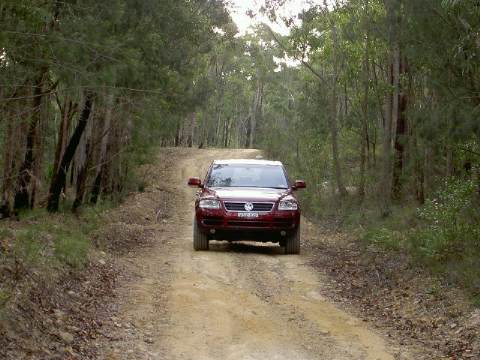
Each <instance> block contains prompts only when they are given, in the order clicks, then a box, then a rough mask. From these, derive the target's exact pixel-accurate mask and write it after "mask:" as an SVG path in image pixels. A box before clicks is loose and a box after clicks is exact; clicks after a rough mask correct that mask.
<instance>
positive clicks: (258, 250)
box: [209, 241, 285, 255]
mask: <svg viewBox="0 0 480 360" xmlns="http://www.w3.org/2000/svg"><path fill="white" fill-rule="evenodd" d="M209 251H217V252H238V253H249V254H250V253H254V254H264V255H283V254H285V249H284V248H283V247H281V246H279V245H278V244H274V243H255V242H248V241H242V242H232V243H229V242H227V241H210V245H209Z"/></svg>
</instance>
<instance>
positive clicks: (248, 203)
mask: <svg viewBox="0 0 480 360" xmlns="http://www.w3.org/2000/svg"><path fill="white" fill-rule="evenodd" d="M244 207H245V210H246V211H252V210H253V204H252V203H251V202H247V203H245V206H244Z"/></svg>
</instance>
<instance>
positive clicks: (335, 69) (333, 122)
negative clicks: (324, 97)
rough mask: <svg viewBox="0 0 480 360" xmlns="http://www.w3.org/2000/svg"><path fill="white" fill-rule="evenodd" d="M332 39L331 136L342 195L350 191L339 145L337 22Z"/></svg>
mask: <svg viewBox="0 0 480 360" xmlns="http://www.w3.org/2000/svg"><path fill="white" fill-rule="evenodd" d="M332 41H333V49H334V51H333V59H334V60H333V84H332V97H331V104H330V107H331V113H330V116H329V117H328V118H329V127H330V136H331V138H332V157H333V168H334V174H335V182H336V183H337V190H338V194H339V195H340V196H341V197H344V196H347V195H348V192H347V189H346V188H345V184H344V182H343V176H342V168H341V165H340V155H339V146H338V127H337V117H338V106H337V105H338V104H337V102H338V98H337V81H338V61H337V57H338V56H337V55H338V38H337V27H336V25H335V24H332Z"/></svg>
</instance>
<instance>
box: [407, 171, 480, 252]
mask: <svg viewBox="0 0 480 360" xmlns="http://www.w3.org/2000/svg"><path fill="white" fill-rule="evenodd" d="M418 216H419V218H420V219H421V220H423V222H424V226H422V227H420V228H419V229H417V230H415V231H414V232H413V233H412V236H411V240H412V241H411V245H412V251H413V252H414V253H417V254H418V255H420V256H422V257H425V258H427V259H429V260H433V261H448V260H450V259H463V258H465V257H468V256H469V254H472V253H474V254H478V253H479V252H480V251H479V239H480V229H479V225H480V208H479V204H478V199H477V195H476V187H475V184H474V183H473V182H472V181H465V180H463V181H462V180H455V179H450V180H448V181H446V182H445V183H444V184H443V186H442V187H441V189H440V190H439V191H438V192H437V193H436V195H435V196H434V197H433V198H432V199H430V200H428V201H427V202H426V203H425V205H424V206H423V207H421V208H420V209H419V210H418Z"/></svg>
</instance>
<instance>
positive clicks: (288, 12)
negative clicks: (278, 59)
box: [230, 0, 319, 35]
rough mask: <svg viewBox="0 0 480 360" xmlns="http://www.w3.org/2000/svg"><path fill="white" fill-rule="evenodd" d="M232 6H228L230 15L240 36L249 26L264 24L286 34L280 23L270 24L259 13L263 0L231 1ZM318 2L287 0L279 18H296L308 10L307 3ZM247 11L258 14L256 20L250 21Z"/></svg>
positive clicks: (286, 29) (283, 26)
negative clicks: (304, 10)
mask: <svg viewBox="0 0 480 360" xmlns="http://www.w3.org/2000/svg"><path fill="white" fill-rule="evenodd" d="M231 2H232V5H231V6H230V14H231V16H232V18H233V20H234V21H235V23H236V24H237V26H238V29H239V31H240V33H241V34H245V32H246V31H247V30H248V28H249V27H250V26H251V25H254V24H257V23H262V22H265V23H267V24H269V25H270V27H271V28H272V29H273V30H274V31H276V32H278V33H280V34H282V35H286V34H288V32H289V30H288V28H287V27H286V26H285V25H284V24H282V23H272V22H271V21H270V20H269V19H268V18H267V17H266V16H263V15H261V14H260V13H259V11H258V10H259V9H260V7H261V6H262V5H263V4H264V0H231ZM312 2H316V3H318V2H319V1H318V0H317V1H312V0H287V1H286V3H285V5H284V6H283V7H282V8H281V9H280V11H279V14H280V15H281V16H289V17H290V16H296V15H297V14H298V13H300V12H301V11H302V10H303V9H308V8H309V7H310V6H309V3H312ZM248 10H253V12H254V13H255V14H258V15H257V17H256V18H254V19H251V18H250V17H249V16H248V15H247V14H246V12H247V11H248Z"/></svg>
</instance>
